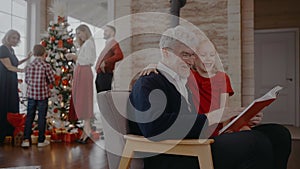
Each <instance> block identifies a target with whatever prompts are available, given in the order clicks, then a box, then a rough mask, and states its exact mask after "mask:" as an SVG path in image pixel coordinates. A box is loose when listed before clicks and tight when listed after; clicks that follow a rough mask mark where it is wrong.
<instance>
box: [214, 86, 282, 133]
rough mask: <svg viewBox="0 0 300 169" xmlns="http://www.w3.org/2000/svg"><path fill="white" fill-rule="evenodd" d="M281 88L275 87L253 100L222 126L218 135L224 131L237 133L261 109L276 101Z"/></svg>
mask: <svg viewBox="0 0 300 169" xmlns="http://www.w3.org/2000/svg"><path fill="white" fill-rule="evenodd" d="M281 89H282V87H281V86H276V87H274V88H273V89H271V90H270V91H269V92H268V93H266V94H265V95H263V96H262V97H260V98H258V99H255V100H254V101H253V102H252V103H251V104H250V105H249V106H248V107H247V108H246V109H245V110H244V111H243V112H242V113H241V114H239V115H238V116H236V117H235V118H234V119H233V120H231V121H230V123H228V124H227V125H226V126H224V127H223V128H222V129H221V130H220V131H219V134H222V133H223V132H226V131H239V130H240V128H241V127H243V126H245V125H247V124H248V122H249V120H250V119H251V118H252V117H254V116H255V115H256V114H258V113H259V112H260V111H261V110H262V109H264V108H265V107H267V106H269V105H270V104H271V103H272V102H273V101H274V100H276V98H277V95H278V92H279V90H281Z"/></svg>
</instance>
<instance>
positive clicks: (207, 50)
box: [195, 39, 221, 73]
mask: <svg viewBox="0 0 300 169" xmlns="http://www.w3.org/2000/svg"><path fill="white" fill-rule="evenodd" d="M197 54H198V57H196V59H195V68H196V69H197V70H198V71H200V72H203V73H216V72H217V71H220V70H221V68H220V66H221V65H220V63H219V62H220V60H219V55H218V53H217V51H216V49H215V47H214V45H213V44H212V42H211V41H210V40H208V39H206V40H203V41H201V42H200V44H199V46H198V52H197Z"/></svg>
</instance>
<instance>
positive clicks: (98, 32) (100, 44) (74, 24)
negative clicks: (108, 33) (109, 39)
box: [68, 16, 105, 56]
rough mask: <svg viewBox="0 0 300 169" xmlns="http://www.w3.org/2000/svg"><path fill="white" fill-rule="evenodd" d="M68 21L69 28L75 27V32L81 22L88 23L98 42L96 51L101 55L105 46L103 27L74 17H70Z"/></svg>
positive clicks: (96, 42)
mask: <svg viewBox="0 0 300 169" xmlns="http://www.w3.org/2000/svg"><path fill="white" fill-rule="evenodd" d="M68 23H69V24H70V26H69V29H70V30H71V29H73V33H74V34H75V29H76V28H77V27H78V26H79V25H80V24H85V25H87V26H88V27H89V28H90V30H91V31H92V34H93V37H94V39H95V44H96V53H97V56H99V54H100V52H101V51H102V49H103V48H104V46H105V40H104V39H103V29H101V28H99V27H96V26H94V25H91V24H88V23H86V22H82V21H80V20H78V19H76V18H73V17H70V16H69V17H68Z"/></svg>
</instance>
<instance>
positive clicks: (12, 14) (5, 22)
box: [0, 0, 27, 112]
mask: <svg viewBox="0 0 300 169" xmlns="http://www.w3.org/2000/svg"><path fill="white" fill-rule="evenodd" d="M0 20H1V22H0V39H1V40H2V38H3V37H4V35H5V33H6V32H7V31H8V30H10V29H15V30H17V31H18V32H19V33H20V35H21V42H20V43H19V45H18V46H17V47H16V48H14V50H15V53H16V56H17V57H18V59H19V60H22V59H24V57H25V56H26V54H27V49H26V46H27V44H26V42H27V30H26V28H27V2H26V1H24V0H5V1H1V5H0ZM24 66H25V64H23V65H22V66H21V67H24ZM24 76H25V75H24V73H18V78H19V79H24ZM19 89H20V91H21V93H20V97H23V96H25V91H26V86H25V84H24V82H23V83H21V84H20V85H19ZM20 112H26V107H25V106H23V105H22V104H20Z"/></svg>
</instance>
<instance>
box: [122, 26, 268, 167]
mask: <svg viewBox="0 0 300 169" xmlns="http://www.w3.org/2000/svg"><path fill="white" fill-rule="evenodd" d="M196 37H197V36H196V35H195V34H194V33H192V31H190V30H188V29H186V28H184V27H183V26H177V27H175V28H170V29H168V30H167V31H166V32H165V33H164V34H163V35H162V37H161V40H160V49H161V54H162V58H161V61H160V62H159V63H158V64H157V71H158V73H150V74H149V75H148V76H141V77H140V78H139V79H137V81H136V82H135V83H134V85H133V87H132V92H131V94H130V104H129V105H130V106H129V110H128V117H129V119H128V120H129V129H130V133H131V134H137V135H143V136H144V137H146V138H148V139H149V140H153V141H159V140H166V139H184V138H194V139H196V138H200V137H203V134H201V133H205V132H202V131H205V130H206V128H207V127H208V126H209V125H213V124H217V123H219V122H223V121H226V120H228V119H230V118H231V117H233V116H235V115H236V114H237V113H238V112H235V111H227V110H226V111H224V112H223V111H220V110H217V111H215V112H210V113H209V114H208V115H205V114H198V113H197V111H196V110H195V107H194V105H193V101H192V99H191V97H192V96H191V93H190V92H189V90H188V89H187V88H186V86H185V85H186V82H187V77H188V76H189V74H190V66H191V65H192V64H193V62H194V59H195V57H197V55H196V54H195V52H194V51H195V49H196V47H197V45H198V44H199V39H197V38H196ZM214 139H215V143H214V144H213V145H212V153H213V161H214V167H215V169H272V168H273V166H272V165H273V154H272V144H271V143H270V141H269V139H268V138H267V137H266V136H265V135H264V134H263V133H261V132H258V131H255V130H250V131H244V132H237V133H226V134H223V135H220V136H217V137H215V138H214ZM237 145H238V147H239V149H237V148H235V147H236V146H237ZM143 155H144V157H145V158H144V168H145V169H198V168H199V164H198V159H197V157H187V156H176V155H167V154H159V155H157V154H155V155H149V154H146V155H145V154H143Z"/></svg>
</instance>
